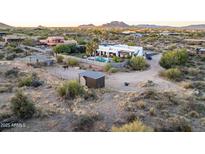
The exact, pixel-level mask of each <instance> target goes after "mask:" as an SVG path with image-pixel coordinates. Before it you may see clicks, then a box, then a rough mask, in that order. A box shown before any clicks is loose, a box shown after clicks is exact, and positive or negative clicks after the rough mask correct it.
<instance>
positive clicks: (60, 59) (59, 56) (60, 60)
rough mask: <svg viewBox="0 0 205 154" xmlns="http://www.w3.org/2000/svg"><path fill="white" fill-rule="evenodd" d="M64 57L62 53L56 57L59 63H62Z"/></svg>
mask: <svg viewBox="0 0 205 154" xmlns="http://www.w3.org/2000/svg"><path fill="white" fill-rule="evenodd" d="M63 59H64V57H63V56H61V55H58V56H57V57H56V60H57V63H62V62H63Z"/></svg>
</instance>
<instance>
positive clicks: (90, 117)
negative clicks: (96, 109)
mask: <svg viewBox="0 0 205 154" xmlns="http://www.w3.org/2000/svg"><path fill="white" fill-rule="evenodd" d="M101 119H102V116H101V115H99V114H98V113H91V114H83V115H80V116H79V117H78V119H77V121H76V122H75V124H74V131H91V128H92V127H93V126H94V124H95V122H96V121H99V120H101Z"/></svg>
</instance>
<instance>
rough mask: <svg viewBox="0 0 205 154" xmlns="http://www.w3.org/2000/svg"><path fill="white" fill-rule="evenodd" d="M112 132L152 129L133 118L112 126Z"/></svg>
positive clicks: (150, 130)
mask: <svg viewBox="0 0 205 154" xmlns="http://www.w3.org/2000/svg"><path fill="white" fill-rule="evenodd" d="M112 131H113V132H152V131H153V129H152V128H150V127H148V126H146V125H144V124H143V123H142V122H141V121H139V120H135V121H133V122H131V123H128V124H125V125H123V126H121V127H112Z"/></svg>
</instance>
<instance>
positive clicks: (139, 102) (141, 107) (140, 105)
mask: <svg viewBox="0 0 205 154" xmlns="http://www.w3.org/2000/svg"><path fill="white" fill-rule="evenodd" d="M145 107H146V102H145V101H143V100H140V101H138V102H137V108H139V109H145Z"/></svg>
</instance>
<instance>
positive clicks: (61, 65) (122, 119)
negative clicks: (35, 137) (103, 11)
mask: <svg viewBox="0 0 205 154" xmlns="http://www.w3.org/2000/svg"><path fill="white" fill-rule="evenodd" d="M0 124H1V126H0V131H6V132H35V131H38V132H42V131H43V132H50V131H52V132H53V131H54V132H72V131H74V132H76V131H77V132H110V131H113V132H124V131H125V132H129V131H134V132H138V131H148V132H150V131H155V132H164V131H165V132H179V131H182V132H190V131H193V132H201V131H205V25H191V26H185V27H170V26H169V27H167V26H157V25H136V26H130V25H128V24H126V23H124V22H119V21H113V22H110V23H107V24H103V25H101V26H95V25H80V26H78V27H44V26H38V27H12V26H8V25H5V24H0Z"/></svg>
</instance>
